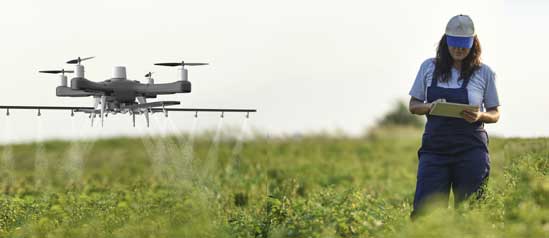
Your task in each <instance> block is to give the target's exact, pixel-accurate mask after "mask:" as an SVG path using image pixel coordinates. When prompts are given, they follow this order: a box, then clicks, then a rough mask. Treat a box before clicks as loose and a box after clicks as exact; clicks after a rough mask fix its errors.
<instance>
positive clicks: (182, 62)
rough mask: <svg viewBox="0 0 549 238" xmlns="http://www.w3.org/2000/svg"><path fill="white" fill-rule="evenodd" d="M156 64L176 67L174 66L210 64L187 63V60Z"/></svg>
mask: <svg viewBox="0 0 549 238" xmlns="http://www.w3.org/2000/svg"><path fill="white" fill-rule="evenodd" d="M154 65H158V66H169V67H174V66H199V65H208V63H185V61H181V62H179V63H156V64H154Z"/></svg>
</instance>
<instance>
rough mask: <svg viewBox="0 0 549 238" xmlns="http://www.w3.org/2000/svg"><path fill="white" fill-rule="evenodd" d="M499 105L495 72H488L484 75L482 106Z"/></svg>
mask: <svg viewBox="0 0 549 238" xmlns="http://www.w3.org/2000/svg"><path fill="white" fill-rule="evenodd" d="M497 106H500V103H499V97H498V90H497V87H496V74H495V73H494V72H490V73H489V74H488V75H487V77H486V90H485V91H484V107H485V108H492V107H497Z"/></svg>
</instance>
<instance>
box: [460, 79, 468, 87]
mask: <svg viewBox="0 0 549 238" xmlns="http://www.w3.org/2000/svg"><path fill="white" fill-rule="evenodd" d="M469 81H470V80H469V79H463V83H462V84H461V88H467V84H469Z"/></svg>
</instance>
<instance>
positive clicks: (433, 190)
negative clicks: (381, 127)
mask: <svg viewBox="0 0 549 238" xmlns="http://www.w3.org/2000/svg"><path fill="white" fill-rule="evenodd" d="M480 55H481V49H480V42H479V40H478V38H477V36H476V33H475V28H474V25H473V21H472V20H471V18H470V17H469V16H466V15H458V16H455V17H453V18H452V19H450V21H449V22H448V25H447V26H446V33H445V34H444V35H443V36H442V39H441V40H440V42H439V45H438V48H437V54H436V58H434V59H428V60H426V61H425V62H424V63H423V64H422V65H421V68H420V70H419V73H418V75H417V77H416V80H415V82H414V84H413V86H412V89H411V90H410V96H411V98H410V105H409V109H410V112H411V113H413V114H417V115H427V124H426V125H425V132H424V134H423V138H422V145H421V148H420V149H419V151H418V156H419V165H418V173H417V185H416V193H415V197H414V211H413V212H412V215H411V216H412V218H415V217H416V216H417V215H418V213H421V211H423V210H425V206H426V205H428V204H435V201H438V202H441V201H442V203H443V204H445V205H443V206H447V204H448V196H449V193H450V188H452V190H453V193H454V199H455V203H456V204H459V203H460V202H462V201H463V200H465V199H466V198H467V197H469V196H470V195H472V194H475V193H476V196H477V198H480V197H481V196H482V189H481V188H482V187H483V184H484V183H485V182H486V181H487V179H488V175H489V172H490V159H489V154H488V134H487V133H486V131H485V130H484V123H495V122H497V121H498V119H499V115H500V113H499V109H498V107H499V105H500V104H499V99H498V95H497V90H496V86H495V74H494V72H493V71H492V70H491V69H490V68H489V67H488V66H487V65H485V64H482V63H481V62H480ZM437 101H446V102H452V103H461V104H470V105H477V106H479V107H480V111H471V110H465V111H463V112H462V116H463V118H451V117H441V116H431V115H429V111H430V109H431V107H432V105H434V102H437ZM435 198H438V199H435ZM440 198H442V199H440Z"/></svg>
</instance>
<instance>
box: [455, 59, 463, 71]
mask: <svg viewBox="0 0 549 238" xmlns="http://www.w3.org/2000/svg"><path fill="white" fill-rule="evenodd" d="M453 66H454V68H456V69H457V70H461V60H454V63H453Z"/></svg>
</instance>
